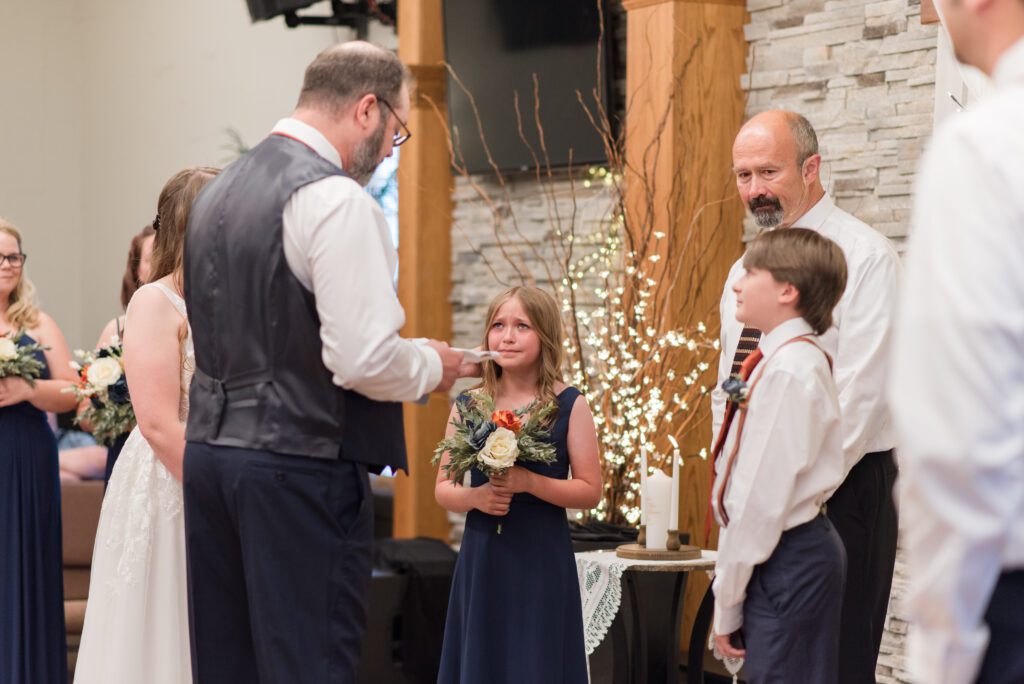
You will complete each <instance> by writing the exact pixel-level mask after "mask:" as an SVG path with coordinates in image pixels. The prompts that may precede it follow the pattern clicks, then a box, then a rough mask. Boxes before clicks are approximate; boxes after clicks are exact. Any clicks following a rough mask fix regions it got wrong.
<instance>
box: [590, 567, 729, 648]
mask: <svg viewBox="0 0 1024 684" xmlns="http://www.w3.org/2000/svg"><path fill="white" fill-rule="evenodd" d="M716 556H717V554H716V553H715V552H714V551H702V552H701V558H699V559H695V560H688V561H647V560H632V559H629V558H619V557H618V556H616V555H615V550H614V549H612V550H605V551H584V552H582V553H577V554H576V573H577V575H578V576H579V580H580V602H581V603H582V604H583V635H584V643H585V644H586V649H587V655H588V656H589V655H591V654H592V653H593V652H594V650H595V649H596V648H597V647H598V646H599V645H600V644H601V642H602V641H604V638H605V635H607V634H608V629H609V628H610V627H611V626H612V622H614V621H615V616H616V615H618V613H619V607H620V606H621V604H622V573H623V572H625V571H626V570H627V569H629V568H634V569H640V570H646V571H648V572H658V571H662V572H665V571H678V570H683V571H684V572H686V571H694V570H705V571H707V572H708V574H711V572H712V571H713V570H714V567H715V558H716Z"/></svg>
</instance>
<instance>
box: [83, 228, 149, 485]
mask: <svg viewBox="0 0 1024 684" xmlns="http://www.w3.org/2000/svg"><path fill="white" fill-rule="evenodd" d="M155 240H156V231H155V230H153V226H152V225H151V224H150V225H147V226H145V227H144V228H143V229H142V231H141V232H139V233H138V234H137V235H136V236H135V237H133V238H132V242H131V246H130V247H129V248H128V265H127V266H126V267H125V271H124V276H122V278H121V310H122V311H127V310H128V302H130V301H131V299H132V295H134V294H135V291H136V290H138V289H139V287H141V286H142V285H144V284H145V283H148V282H149V273H150V267H151V263H152V261H153V243H154V241H155ZM123 333H124V315H123V314H122V315H120V316H117V317H115V318H112V319H111V320H110V322H109V323H107V325H106V326H105V327H104V328H103V332H101V333H100V338H99V339H98V340H96V349H102V348H103V347H106V346H109V345H110V344H111V342H113V340H114V338H115V337H116V338H117V339H118V340H121V338H122V337H123ZM87 406H88V400H85V401H83V402H82V403H81V404H80V405H79V407H78V412H79V414H81V412H82V411H83V410H85V408H86V407H87ZM82 427H83V428H84V429H86V430H88V431H90V432H92V426H90V425H88V424H87V423H85V422H83V423H82ZM129 434H131V430H128V431H127V432H125V433H123V434H122V435H120V436H119V437H118V438H117V440H116V441H115V442H114V443H113V444H111V445H110V446H109V447H107V466H106V468H105V469H104V471H103V486H104V487H106V486H107V483H108V482H110V474H111V473H112V472H114V464H115V463H117V457H118V456H120V455H121V449H123V448H124V443H125V442H127V441H128V435H129Z"/></svg>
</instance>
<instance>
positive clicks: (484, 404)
mask: <svg viewBox="0 0 1024 684" xmlns="http://www.w3.org/2000/svg"><path fill="white" fill-rule="evenodd" d="M467 397H468V398H466V399H464V400H460V401H457V402H455V406H456V410H457V411H458V415H457V416H456V417H455V418H453V419H452V425H453V426H455V434H454V435H452V436H451V437H446V438H445V439H443V440H441V443H440V444H438V445H437V448H436V449H434V459H433V463H434V464H437V463H438V461H440V460H441V456H442V455H443V454H444V452H446V451H447V452H448V454H449V461H448V463H447V464H445V465H444V466H442V469H443V470H444V472H445V475H447V477H448V479H449V480H451V481H452V482H453V483H461V482H462V479H463V477H465V475H466V473H467V472H469V471H470V470H472V469H473V468H474V467H476V468H479V469H480V470H481V471H482V472H483V473H484V474H485V475H487V476H488V477H489V476H491V475H494V474H497V473H503V472H505V471H506V470H508V469H509V468H511V467H512V466H514V465H515V464H516V462H517V461H538V462H540V463H554V461H555V458H556V457H557V455H556V453H555V446H554V445H553V444H551V443H550V442H547V441H545V440H546V439H547V438H549V437H550V436H551V435H550V432H549V431H548V430H547V429H546V427H545V426H546V425H547V422H548V420H547V419H548V418H549V417H550V416H551V414H552V413H554V412H555V410H556V409H557V408H558V406H557V404H556V403H555V402H553V401H552V402H549V403H548V404H545V405H544V406H538V404H539V402H536V401H535V402H533V403H532V404H530V405H529V406H527V407H526V408H522V409H517V410H515V411H497V410H495V408H494V399H492V398H491V397H489V396H487V395H486V394H477V395H467Z"/></svg>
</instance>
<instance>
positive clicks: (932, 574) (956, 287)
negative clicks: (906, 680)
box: [889, 0, 1024, 684]
mask: <svg viewBox="0 0 1024 684" xmlns="http://www.w3.org/2000/svg"><path fill="white" fill-rule="evenodd" d="M938 5H939V8H940V10H941V12H942V14H943V16H944V19H945V23H946V26H947V28H948V30H949V34H950V37H951V38H952V40H953V45H954V47H955V49H956V53H957V57H958V58H959V59H960V61H962V62H964V63H966V64H970V65H973V66H976V67H978V68H980V69H981V70H982V71H984V72H985V73H986V74H988V75H990V76H991V77H992V78H993V80H994V82H995V89H994V90H993V91H992V93H991V94H990V95H988V96H987V97H986V99H984V100H982V101H981V102H979V103H977V104H971V105H969V106H968V108H967V110H966V111H965V112H962V113H960V114H957V115H955V116H951V117H950V119H949V122H948V123H945V124H944V125H943V126H942V127H941V128H940V129H939V130H938V131H937V132H936V134H935V139H934V141H933V142H932V144H931V146H930V149H929V151H928V153H927V154H926V155H925V157H924V158H923V160H922V162H921V168H920V172H919V175H918V178H917V192H916V201H915V206H914V213H913V220H912V224H913V229H912V231H911V238H910V243H909V246H908V249H907V281H906V284H905V296H904V298H903V300H902V302H901V304H900V309H899V316H898V324H897V328H896V345H895V353H894V364H893V372H892V376H891V384H890V388H889V389H890V397H891V402H892V405H893V412H894V417H895V419H896V426H897V428H898V430H899V437H900V443H901V445H902V450H901V460H902V462H903V467H904V476H903V478H902V480H903V481H902V484H901V488H902V489H903V491H902V498H901V504H902V514H903V516H904V520H905V522H906V524H905V526H904V527H905V537H904V544H905V546H906V550H907V559H908V564H909V573H908V575H909V583H908V592H907V597H906V606H907V612H908V615H909V617H910V619H911V621H912V624H911V628H910V629H909V630H908V633H909V648H908V654H909V657H908V660H909V665H910V670H911V672H912V673H913V675H914V677H915V681H918V682H927V683H928V684H962V683H964V682H971V681H978V682H1024V270H1022V264H1024V185H1022V183H1024V1H1022V0H956V1H951V0H940V2H939V3H938Z"/></svg>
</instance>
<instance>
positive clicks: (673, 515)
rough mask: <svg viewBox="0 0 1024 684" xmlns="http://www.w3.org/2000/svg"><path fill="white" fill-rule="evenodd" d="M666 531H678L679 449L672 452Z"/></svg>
mask: <svg viewBox="0 0 1024 684" xmlns="http://www.w3.org/2000/svg"><path fill="white" fill-rule="evenodd" d="M668 512H669V520H668V529H670V530H678V529H679V449H673V450H672V502H671V503H670V504H669V509H668Z"/></svg>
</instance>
